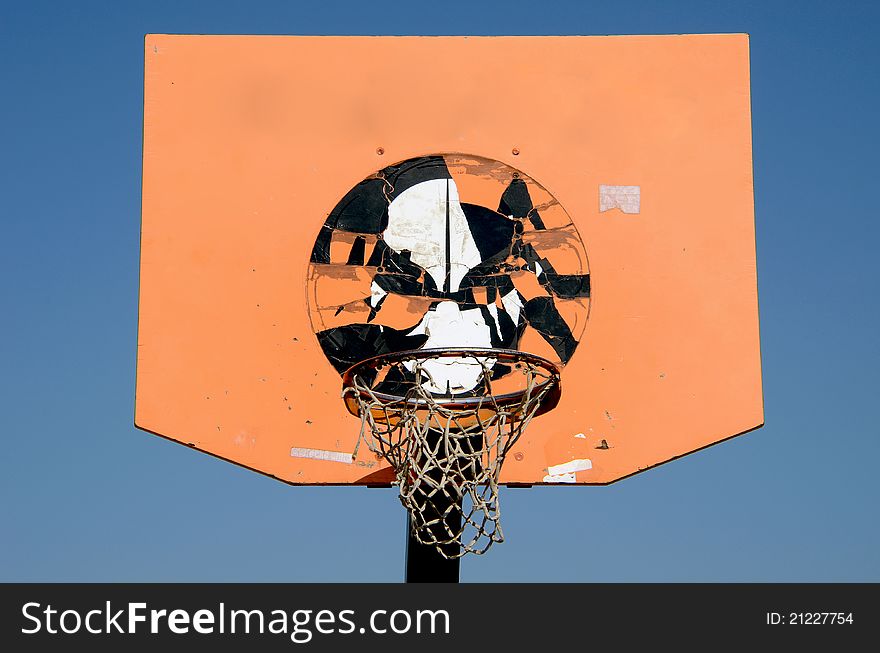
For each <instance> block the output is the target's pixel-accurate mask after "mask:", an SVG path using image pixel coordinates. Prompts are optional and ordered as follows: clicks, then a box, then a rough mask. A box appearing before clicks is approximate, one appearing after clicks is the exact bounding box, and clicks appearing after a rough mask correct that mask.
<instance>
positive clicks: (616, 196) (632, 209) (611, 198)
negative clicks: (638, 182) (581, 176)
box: [599, 184, 642, 214]
mask: <svg viewBox="0 0 880 653" xmlns="http://www.w3.org/2000/svg"><path fill="white" fill-rule="evenodd" d="M641 205H642V188H641V186H608V185H606V184H599V213H604V212H605V211H610V210H611V209H620V210H621V211H622V212H623V213H631V214H636V213H639V212H640V211H641V208H642V206H641Z"/></svg>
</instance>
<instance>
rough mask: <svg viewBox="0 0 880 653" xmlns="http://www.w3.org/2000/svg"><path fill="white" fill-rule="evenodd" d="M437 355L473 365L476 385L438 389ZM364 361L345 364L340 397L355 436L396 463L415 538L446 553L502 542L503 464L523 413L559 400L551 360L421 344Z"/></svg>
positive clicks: (527, 414) (479, 549)
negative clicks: (356, 420) (355, 426)
mask: <svg viewBox="0 0 880 653" xmlns="http://www.w3.org/2000/svg"><path fill="white" fill-rule="evenodd" d="M379 358H381V357H379ZM440 359H445V360H444V361H443V362H444V363H447V364H448V363H450V362H453V363H456V364H459V365H469V366H473V365H476V366H478V367H479V370H480V372H479V375H478V376H479V378H478V383H477V384H476V387H475V388H474V389H472V390H471V391H469V392H468V393H465V395H462V394H458V395H455V394H453V393H451V392H447V393H445V394H440V395H438V394H437V393H436V390H437V384H436V381H435V379H434V378H433V377H432V375H431V370H432V369H435V370H436V365H437V363H438V362H439V360H440ZM499 362H500V363H502V365H496V363H499ZM505 362H510V363H511V365H510V366H508V365H504V364H503V363H505ZM368 363H369V364H368V365H361V366H355V367H354V368H352V370H349V372H348V373H347V375H346V380H345V384H344V385H345V389H344V390H343V397H344V398H345V399H346V403H347V404H348V405H349V410H351V411H352V412H356V414H359V415H360V417H361V434H360V440H359V445H360V442H364V443H366V445H367V447H369V449H370V450H371V451H373V452H374V453H376V454H378V455H380V456H382V457H384V458H385V459H386V460H387V461H388V462H389V463H390V464H391V466H392V468H393V469H394V471H395V475H396V483H397V485H398V486H399V488H400V501H401V503H403V505H404V507H406V509H407V510H408V511H409V513H410V515H411V517H412V519H411V524H412V528H413V534H414V536H415V537H416V539H417V540H418V541H419V542H421V543H422V544H426V545H430V546H434V547H436V548H437V550H438V551H439V552H440V553H441V554H442V555H443V556H444V557H446V558H458V557H460V556H462V555H464V554H466V553H476V554H481V553H485V552H486V550H487V549H488V548H489V547H490V546H491V545H492V544H493V543H495V542H501V541H503V540H504V536H503V534H502V531H501V525H500V515H501V513H500V506H499V497H498V478H499V475H500V472H501V466H502V464H503V463H504V459H505V456H506V455H507V453H508V451H510V448H511V446H513V444H514V443H515V442H516V441H517V440H518V439H519V437H520V435H521V434H522V432H523V431H524V430H525V428H526V427H527V426H528V424H529V421H530V420H531V419H532V418H533V417H534V416H535V415H536V414H537V413H539V412H543V410H546V409H548V406H549V407H550V408H552V405H551V404H553V403H555V401H556V400H557V399H558V396H559V373H558V370H557V369H556V367H555V366H554V365H553V364H552V363H549V362H548V361H545V360H543V359H541V358H539V357H537V356H531V355H527V354H522V353H521V352H508V351H505V350H486V351H485V352H483V351H479V352H477V351H463V350H461V351H455V350H451V351H450V350H435V351H430V350H419V351H414V352H405V353H403V354H399V355H397V356H396V357H394V356H389V357H386V358H384V359H381V360H377V359H372V361H368ZM499 369H503V370H504V372H503V382H502V381H498V379H497V377H498V376H499ZM493 377H495V378H493ZM511 388H513V389H512V390H511ZM388 389H393V392H388V391H387V390H388ZM447 389H448V387H447ZM542 408H543V410H542Z"/></svg>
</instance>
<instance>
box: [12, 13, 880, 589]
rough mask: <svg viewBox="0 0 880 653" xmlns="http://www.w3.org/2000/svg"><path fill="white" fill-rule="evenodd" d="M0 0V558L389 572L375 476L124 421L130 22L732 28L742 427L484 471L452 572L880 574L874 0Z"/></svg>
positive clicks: (397, 549) (386, 527)
mask: <svg viewBox="0 0 880 653" xmlns="http://www.w3.org/2000/svg"><path fill="white" fill-rule="evenodd" d="M470 5H471V3H468V2H458V1H447V2H444V3H441V4H438V3H418V2H386V1H383V0H374V1H372V2H332V1H326V2H320V3H295V2H211V3H208V2H187V1H180V0H178V1H173V2H170V1H164V0H154V1H151V2H149V3H146V2H144V3H122V2H90V1H81V2H77V3H67V2H55V3H47V2H26V3H25V2H10V1H9V0H0V89H2V90H0V117H2V119H0V226H2V230H0V234H2V236H0V249H2V256H0V296H2V306H3V308H4V310H3V311H2V312H0V352H2V357H0V360H2V363H3V367H2V372H3V373H2V374H0V406H2V410H0V425H2V447H0V451H2V455H0V470H2V473H0V497H2V501H0V542H2V544H0V551H2V554H3V555H2V556H0V580H4V581H19V580H20V581H49V580H56V581H72V580H80V581H126V580H131V581H175V580H179V581H196V580H205V581H247V580H252V581H368V580H369V581H396V580H399V579H401V578H402V573H403V556H404V516H403V514H402V510H401V508H400V506H399V504H398V502H397V500H396V498H395V496H394V492H393V490H390V489H389V490H368V489H361V488H292V487H289V486H286V485H284V484H282V483H279V482H277V481H273V480H271V479H269V478H266V477H263V476H261V475H258V474H255V473H253V472H249V471H247V470H245V469H243V468H239V467H236V466H233V465H230V464H227V463H224V462H222V461H220V460H217V459H214V458H211V457H209V456H206V455H204V454H200V453H198V452H196V451H193V450H190V449H187V448H185V447H182V446H180V445H177V444H174V443H171V442H168V441H165V440H163V439H161V438H157V437H155V436H152V435H149V434H146V433H142V432H140V431H138V430H136V429H135V428H134V427H133V425H132V415H133V401H134V373H135V370H134V362H135V345H136V325H137V303H136V302H137V288H138V233H139V221H140V172H141V162H140V159H141V123H142V100H143V97H142V73H143V35H144V34H145V33H150V32H171V33H254V34H260V33H273V34H277V33H289V34H666V33H690V32H694V33H714V32H748V33H749V34H750V35H751V56H752V62H751V63H752V111H753V130H754V171H755V189H756V191H755V192H756V196H755V202H756V220H757V237H758V272H759V292H760V304H761V329H762V339H763V340H762V355H763V361H764V383H765V386H764V396H765V405H766V426H765V427H764V428H763V429H760V430H758V431H755V432H753V433H750V434H748V435H745V436H743V437H740V438H736V439H734V440H731V441H728V442H726V443H724V444H721V445H718V446H715V447H712V448H709V449H707V450H704V451H702V452H699V453H697V454H694V455H692V456H689V457H687V458H684V459H681V460H679V461H676V462H674V463H671V464H668V465H664V466H662V467H660V468H657V469H655V470H652V471H650V472H648V473H645V474H641V475H638V476H636V477H633V478H631V479H628V480H626V481H623V482H621V483H617V484H614V485H611V486H609V487H604V488H567V489H558V488H546V489H532V490H507V491H505V492H504V495H503V504H504V513H505V514H504V527H505V533H506V535H507V538H508V539H507V541H506V542H505V543H504V544H502V545H499V546H497V547H494V548H493V549H492V551H491V552H490V553H489V554H488V555H486V556H482V557H479V558H474V559H468V558H466V559H465V560H464V562H463V564H462V572H461V576H462V580H464V581H542V580H546V581H589V582H593V581H866V580H872V581H880V520H878V519H877V514H878V509H877V502H878V498H880V491H878V488H880V483H878V480H877V472H876V470H877V466H878V459H880V425H878V416H877V410H876V407H877V402H878V399H877V394H878V393H877V390H878V386H880V384H878V380H877V379H878V362H880V361H878V358H880V357H878V345H877V337H876V332H877V321H878V319H877V318H878V308H877V301H876V298H877V273H878V269H877V267H878V266H877V255H876V253H875V250H876V246H877V241H878V237H880V227H878V220H877V208H876V201H875V199H876V195H877V192H876V185H877V177H878V173H880V165H878V159H877V155H876V149H877V144H878V142H880V139H878V128H877V120H876V113H877V109H876V107H877V104H878V100H880V87H878V76H877V74H876V65H877V62H878V61H880V46H878V40H877V38H876V32H877V28H878V26H880V20H878V19H880V10H878V8H877V5H876V3H871V2H862V3H858V2H799V3H792V2H737V3H733V2H729V3H728V2H673V1H670V2H662V3H661V2H629V1H623V0H620V1H618V2H605V3H591V2H584V1H581V2H551V1H548V2H543V3H534V2H529V3H527V2H521V1H520V0H507V1H505V2H494V1H493V2H480V3H473V5H474V6H470Z"/></svg>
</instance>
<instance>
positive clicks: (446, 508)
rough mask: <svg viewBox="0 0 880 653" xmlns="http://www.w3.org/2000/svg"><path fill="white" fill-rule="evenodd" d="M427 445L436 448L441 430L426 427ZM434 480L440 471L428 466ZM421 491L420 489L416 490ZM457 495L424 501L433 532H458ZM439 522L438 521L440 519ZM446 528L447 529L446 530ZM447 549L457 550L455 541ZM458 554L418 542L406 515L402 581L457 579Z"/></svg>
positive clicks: (440, 534) (458, 507)
mask: <svg viewBox="0 0 880 653" xmlns="http://www.w3.org/2000/svg"><path fill="white" fill-rule="evenodd" d="M426 435H427V445H428V447H429V448H431V449H433V450H434V451H438V450H439V447H440V444H441V442H442V440H443V433H441V432H440V431H435V430H433V429H432V430H430V431H429V432H428V433H427V434H426ZM428 473H429V474H431V475H432V477H433V478H434V482H439V481H441V479H442V471H441V470H439V469H432V470H430V471H429V472H428ZM417 492H421V490H417ZM460 501H461V499H453V498H451V497H447V496H446V495H445V494H444V493H442V492H438V493H436V494H434V495H433V496H432V497H431V499H430V501H428V500H426V501H424V506H425V510H426V511H430V514H428V515H426V517H427V521H428V522H429V523H430V522H431V521H432V520H438V521H437V522H436V523H435V524H434V525H433V526H432V527H431V528H432V529H436V536H437V537H438V538H439V539H441V540H442V539H444V538H445V537H446V534H447V533H448V532H449V531H451V532H453V533H455V532H458V530H459V529H460V528H461V505H460V504H458V505H456V504H457V503H458V502H460ZM441 522H442V523H441ZM447 528H448V529H449V531H447ZM447 546H448V550H449V552H450V553H457V552H458V550H459V547H460V546H461V545H460V544H459V543H458V542H455V543H453V544H451V545H447ZM460 563H461V558H453V559H452V560H450V559H448V558H445V557H443V554H441V553H440V552H439V551H438V550H437V548H436V547H434V546H428V545H425V544H422V543H420V542H419V541H418V540H417V539H416V538H415V536H414V535H413V523H412V515H410V514H409V512H407V517H406V582H407V583H457V582H458V570H459V567H460V566H461V565H460Z"/></svg>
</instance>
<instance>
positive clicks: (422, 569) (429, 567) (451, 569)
mask: <svg viewBox="0 0 880 653" xmlns="http://www.w3.org/2000/svg"><path fill="white" fill-rule="evenodd" d="M460 563H461V558H454V559H452V560H450V559H448V558H444V557H443V555H442V554H441V553H440V552H439V551H438V550H437V548H436V547H433V546H428V545H426V544H422V543H421V542H419V541H418V540H417V539H416V538H415V537H414V536H413V532H412V516H410V515H409V514H408V513H407V517H406V582H407V583H457V582H458V570H459V567H460Z"/></svg>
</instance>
